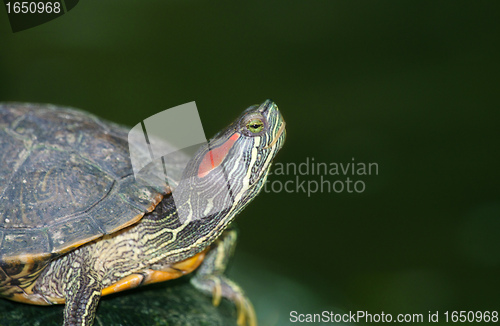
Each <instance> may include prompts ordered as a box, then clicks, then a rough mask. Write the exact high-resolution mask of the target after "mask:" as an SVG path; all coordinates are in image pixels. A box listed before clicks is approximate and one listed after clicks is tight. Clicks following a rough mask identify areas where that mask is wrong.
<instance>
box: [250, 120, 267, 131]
mask: <svg viewBox="0 0 500 326" xmlns="http://www.w3.org/2000/svg"><path fill="white" fill-rule="evenodd" d="M246 127H247V129H248V130H250V131H251V132H252V133H254V134H258V133H259V132H261V131H262V129H264V122H262V120H260V119H252V120H250V121H248V123H247V125H246Z"/></svg>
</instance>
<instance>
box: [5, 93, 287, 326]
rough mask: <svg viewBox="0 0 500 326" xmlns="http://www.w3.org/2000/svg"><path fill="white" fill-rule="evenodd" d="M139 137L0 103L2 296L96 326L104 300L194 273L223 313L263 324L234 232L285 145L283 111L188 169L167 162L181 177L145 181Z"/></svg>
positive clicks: (250, 111) (253, 116)
mask: <svg viewBox="0 0 500 326" xmlns="http://www.w3.org/2000/svg"><path fill="white" fill-rule="evenodd" d="M129 131H130V128H127V127H124V126H121V125H118V124H115V123H113V122H109V121H106V120H104V119H101V118H99V117H97V116H94V115H92V114H90V113H87V112H85V111H80V110H78V109H74V108H68V107H60V106H56V105H50V104H25V103H4V104H0V162H1V163H0V296H1V297H4V298H7V299H10V300H14V301H19V302H24V303H30V304H37V305H51V304H65V307H64V325H65V326H76V325H78V326H80V325H92V324H93V322H94V319H95V315H96V308H97V305H98V302H99V299H100V298H101V296H105V295H108V294H112V293H116V292H120V291H123V290H127V289H131V288H134V287H137V286H141V285H146V284H151V283H156V282H163V281H167V280H171V279H176V278H179V277H181V276H183V275H186V274H191V277H190V279H189V281H190V283H191V284H192V285H193V286H194V287H195V288H196V289H198V290H200V292H202V293H204V294H206V295H208V296H211V297H212V302H213V304H214V305H216V306H217V305H218V304H219V303H220V301H221V299H222V298H226V299H228V300H229V301H231V302H233V303H234V304H235V306H236V309H237V320H236V322H237V324H238V325H250V326H255V325H257V318H256V315H255V311H254V308H253V306H252V304H251V302H250V300H249V299H248V298H247V297H246V296H245V294H244V292H243V290H242V289H241V287H240V286H238V285H237V284H236V283H235V282H233V281H231V280H230V279H229V278H227V277H226V276H225V275H224V272H225V270H226V267H227V265H228V263H229V260H230V257H231V255H232V253H233V252H234V248H235V244H236V239H237V229H236V228H235V226H234V223H233V221H234V219H235V217H236V216H237V215H238V214H239V213H240V212H241V211H242V209H244V208H245V207H246V206H247V205H248V204H249V203H250V202H251V201H252V200H253V199H254V198H255V197H256V196H257V194H258V193H259V192H260V191H261V190H262V188H263V186H264V184H265V182H266V179H267V175H268V173H269V170H270V167H271V163H272V160H273V159H274V158H275V156H276V154H277V152H278V151H279V150H280V149H281V148H282V146H283V143H284V141H285V137H286V131H285V121H284V119H283V117H282V115H281V113H280V111H279V109H278V107H277V105H276V104H275V103H274V102H273V101H271V100H266V101H264V102H263V103H262V104H260V105H252V106H250V107H248V108H247V109H246V110H244V111H243V113H242V114H241V115H240V116H239V117H238V118H237V119H236V120H234V121H233V122H232V123H231V124H230V125H229V126H228V127H227V128H225V129H223V130H222V131H220V132H219V133H217V134H216V135H215V136H214V137H213V138H212V139H210V140H209V141H208V142H206V143H205V144H202V145H201V146H200V147H199V149H198V150H197V151H196V153H195V154H194V155H193V156H192V157H191V158H189V159H188V162H187V164H185V165H182V164H180V163H179V161H182V160H186V156H185V154H182V153H181V152H180V151H176V152H173V153H174V154H173V155H170V156H171V157H170V158H169V159H166V160H163V158H162V163H163V164H164V166H167V167H168V169H166V170H167V171H175V169H177V168H179V167H182V173H181V174H180V176H181V177H177V178H173V177H170V176H169V173H168V172H167V173H166V175H165V174H163V175H162V174H161V173H158V169H154V168H148V166H150V165H151V164H150V165H147V166H146V167H145V168H144V169H143V170H141V173H135V172H134V169H133V164H132V160H131V157H130V153H131V152H132V148H134V147H133V146H136V147H138V145H137V144H135V143H133V141H130V138H129V137H128V136H129ZM162 145H163V146H170V145H169V143H168V140H167V141H164V143H163V144H162ZM136 149H137V148H136ZM136 149H134V151H135V150H136ZM141 150H142V151H143V152H144V153H146V154H147V150H145V149H139V152H140V151H141ZM172 151H173V149H172ZM146 154H145V156H144V158H146V157H147V155H146ZM177 159H179V160H177ZM153 165H154V164H153ZM164 172H165V171H164Z"/></svg>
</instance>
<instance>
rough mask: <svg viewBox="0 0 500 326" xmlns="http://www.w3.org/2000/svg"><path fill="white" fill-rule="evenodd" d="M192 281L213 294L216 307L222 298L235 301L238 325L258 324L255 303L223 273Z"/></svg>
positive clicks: (196, 278) (199, 287)
mask: <svg viewBox="0 0 500 326" xmlns="http://www.w3.org/2000/svg"><path fill="white" fill-rule="evenodd" d="M191 283H192V284H193V285H194V286H195V287H196V288H198V289H199V290H201V291H202V292H204V293H206V294H209V295H210V294H211V295H212V303H213V305H214V306H216V307H217V306H218V305H219V304H220V302H221V300H222V298H226V299H228V300H230V301H231V302H233V303H234V305H235V306H236V315H237V324H238V326H257V316H256V314H255V310H254V308H253V305H252V303H251V302H250V300H249V299H247V297H246V296H245V294H244V292H243V290H242V289H241V288H240V287H239V286H238V285H237V284H236V283H234V282H232V281H231V280H229V279H228V278H226V277H225V276H222V275H204V276H202V277H200V276H198V277H194V278H192V279H191Z"/></svg>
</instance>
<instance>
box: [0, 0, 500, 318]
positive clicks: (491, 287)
mask: <svg viewBox="0 0 500 326" xmlns="http://www.w3.org/2000/svg"><path fill="white" fill-rule="evenodd" d="M499 14H500V2H498V1H493V0H492V1H458V0H455V1H317V0H315V1H307V2H306V1H291V0H287V1H252V2H236V1H217V2H215V1H147V2H146V1H131V0H127V1H81V2H80V3H79V4H78V5H77V6H76V7H75V8H74V9H73V10H71V11H70V12H68V13H67V14H65V15H63V16H62V17H60V18H57V19H55V20H53V21H51V22H48V23H46V24H43V25H40V26H38V27H34V28H32V29H29V30H26V31H22V32H18V33H15V34H13V33H12V32H11V30H10V27H9V24H8V20H7V15H6V13H5V12H4V9H0V101H28V102H48V103H54V104H60V105H66V106H73V107H78V108H81V109H85V110H87V111H90V112H93V113H95V114H97V115H99V116H101V117H103V118H106V119H109V120H112V121H115V122H118V123H122V124H126V125H135V124H136V123H138V122H139V121H141V120H143V119H145V118H147V117H149V116H151V115H153V114H155V113H157V112H160V111H163V110H165V109H168V108H170V107H173V106H176V105H179V104H182V103H186V102H189V101H193V100H194V101H196V103H197V106H198V110H199V112H200V115H201V119H202V122H203V125H204V128H205V132H206V134H207V136H208V137H211V136H212V135H213V134H214V133H216V132H217V131H218V130H220V129H222V128H223V127H224V126H226V125H227V124H228V123H229V122H230V121H232V120H233V119H234V118H235V117H236V116H238V115H239V113H240V112H241V111H242V110H243V109H244V108H246V107H247V106H249V105H251V104H254V103H258V102H262V101H263V100H265V99H266V98H272V99H273V100H274V101H276V102H277V104H278V105H279V107H280V109H281V111H282V113H283V116H284V117H285V119H286V121H287V141H286V144H285V147H284V148H283V150H282V152H281V153H280V154H279V156H278V158H277V162H281V163H284V164H286V163H295V164H297V165H298V164H300V163H302V162H305V161H306V159H308V158H309V160H312V158H314V161H315V162H325V163H331V162H337V163H344V164H345V163H349V162H352V159H353V158H354V160H355V162H364V163H370V162H376V163H378V166H379V173H378V175H372V176H351V180H363V181H364V182H365V184H366V190H365V191H364V192H363V193H347V192H343V193H334V192H330V193H328V192H323V193H319V192H318V193H314V194H311V195H310V196H308V195H307V194H305V193H303V192H294V193H286V192H273V191H271V192H269V193H265V194H261V195H260V196H259V197H258V198H257V199H256V200H255V201H254V202H253V203H252V205H250V207H248V208H247V209H246V210H245V211H244V212H243V213H242V214H241V216H240V217H239V218H238V224H239V228H240V231H241V233H240V235H241V239H240V242H239V245H238V250H237V254H236V257H235V263H234V266H233V269H232V271H231V273H232V274H233V275H234V278H235V279H236V280H238V281H239V282H240V283H241V284H242V285H243V287H244V288H245V289H246V290H247V292H248V293H249V295H250V296H251V298H252V300H253V301H254V304H255V306H256V308H257V313H258V314H259V318H260V319H261V323H262V324H263V325H287V324H288V323H289V321H288V317H289V312H290V310H297V311H298V312H301V313H318V312H321V311H323V310H333V311H337V312H339V311H349V310H352V311H355V310H366V311H368V312H370V313H380V312H381V311H384V312H390V313H400V312H401V313H424V314H425V316H427V312H428V311H429V310H431V311H436V310H439V311H440V312H444V311H445V310H472V311H477V310H480V311H485V310H490V311H491V310H495V309H496V310H499V308H500V295H499V293H500V281H499V276H500V236H499V235H500V198H499V195H500V190H499V182H500V173H499V166H500V160H499V155H498V151H499V148H498V145H499V143H498V140H499V139H500V138H499V136H500V133H499V123H500V119H499V118H500V115H499V110H500V106H499V104H500V103H499V102H500V101H499V93H500V77H499V76H500V60H499V59H500V45H499V43H500V42H499V39H500V23H499V17H500V16H499ZM299 177H300V178H301V180H305V181H306V182H307V181H310V180H316V181H319V180H320V176H318V175H315V176H311V175H309V176H300V175H299ZM295 178H296V176H295V175H285V176H270V180H271V181H275V180H280V182H286V181H288V180H296V179H295ZM323 178H324V179H328V180H330V181H331V182H333V181H335V180H345V177H343V176H329V175H326V176H323Z"/></svg>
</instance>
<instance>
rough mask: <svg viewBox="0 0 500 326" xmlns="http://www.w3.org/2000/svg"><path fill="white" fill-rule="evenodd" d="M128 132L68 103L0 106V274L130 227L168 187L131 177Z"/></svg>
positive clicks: (152, 177)
mask: <svg viewBox="0 0 500 326" xmlns="http://www.w3.org/2000/svg"><path fill="white" fill-rule="evenodd" d="M129 131H130V128H126V127H122V126H119V125H117V124H114V123H111V122H107V121H104V120H102V119H99V118H97V117H96V116H93V115H91V114H88V113H86V112H83V111H78V110H75V109H71V108H61V107H57V106H53V105H37V104H11V103H8V104H0V267H2V266H3V272H2V268H0V274H2V273H6V274H8V275H11V276H12V275H13V274H17V272H15V271H6V268H7V269H8V268H20V267H22V266H23V265H26V264H34V265H37V266H39V267H41V266H40V265H44V263H47V262H48V260H49V259H52V258H54V257H57V256H58V255H61V254H63V253H65V252H67V251H69V250H71V249H73V248H76V247H78V246H80V245H82V244H85V243H87V242H89V241H92V240H94V239H97V238H99V237H101V236H102V235H105V234H109V233H113V232H116V231H117V230H120V229H123V228H125V227H127V226H129V225H132V224H133V223H135V222H137V221H138V220H140V219H141V217H142V216H143V215H144V214H145V213H146V212H150V211H152V210H153V209H154V207H155V206H156V205H157V204H158V203H159V202H160V201H161V199H162V198H163V196H165V195H167V194H169V193H170V192H171V189H172V188H170V187H169V185H168V182H166V180H165V178H164V177H163V178H162V177H158V176H156V175H152V174H151V175H148V173H147V172H146V174H145V175H144V174H142V177H140V178H139V177H138V178H136V177H135V176H134V173H133V169H132V164H131V159H130V156H129V139H128V133H129ZM131 146H135V145H134V144H132V145H131ZM165 146H168V144H165ZM137 150H138V151H141V150H142V151H144V158H145V159H146V158H147V157H149V153H148V152H146V151H147V150H148V149H147V148H146V149H140V148H139V149H137ZM134 151H135V150H134ZM172 164H174V163H172ZM146 171H147V169H146ZM152 180H153V181H152ZM170 184H172V182H170ZM37 269H39V268H38V267H36V266H33V267H32V268H30V270H31V273H32V272H34V271H35V270H37ZM25 273H26V271H25ZM26 274H28V275H29V274H30V272H28V273H26ZM4 277H5V275H3V277H2V275H0V280H1V279H2V278H4Z"/></svg>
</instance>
